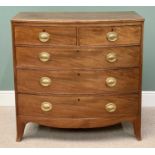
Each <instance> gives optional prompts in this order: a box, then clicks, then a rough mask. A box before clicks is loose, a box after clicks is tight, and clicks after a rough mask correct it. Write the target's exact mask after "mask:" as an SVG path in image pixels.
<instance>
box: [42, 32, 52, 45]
mask: <svg viewBox="0 0 155 155" xmlns="http://www.w3.org/2000/svg"><path fill="white" fill-rule="evenodd" d="M49 39H50V34H49V33H47V32H40V33H39V40H40V41H41V42H43V43H45V42H47V41H49Z"/></svg>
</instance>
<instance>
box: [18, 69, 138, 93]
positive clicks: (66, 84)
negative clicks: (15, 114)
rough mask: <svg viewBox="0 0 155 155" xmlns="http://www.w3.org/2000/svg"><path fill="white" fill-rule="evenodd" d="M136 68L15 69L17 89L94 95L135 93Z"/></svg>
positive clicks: (29, 91) (31, 91)
mask: <svg viewBox="0 0 155 155" xmlns="http://www.w3.org/2000/svg"><path fill="white" fill-rule="evenodd" d="M138 81H139V69H138V68H135V69H122V70H105V71H100V70H98V71H97V70H96V71H45V70H43V71H39V70H17V90H18V92H28V93H54V94H97V93H107V92H110V93H111V92H115V93H118V92H119V93H120V92H123V93H124V92H135V91H138Z"/></svg>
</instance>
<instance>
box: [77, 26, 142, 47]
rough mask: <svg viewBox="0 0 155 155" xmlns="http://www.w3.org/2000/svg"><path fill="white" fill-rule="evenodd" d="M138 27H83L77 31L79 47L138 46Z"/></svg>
mask: <svg viewBox="0 0 155 155" xmlns="http://www.w3.org/2000/svg"><path fill="white" fill-rule="evenodd" d="M140 38H141V27H140V26H120V27H86V28H85V27H84V28H80V29H79V42H80V45H126V44H140Z"/></svg>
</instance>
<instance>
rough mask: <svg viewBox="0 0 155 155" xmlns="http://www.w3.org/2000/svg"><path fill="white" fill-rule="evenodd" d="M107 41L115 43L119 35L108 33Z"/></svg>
mask: <svg viewBox="0 0 155 155" xmlns="http://www.w3.org/2000/svg"><path fill="white" fill-rule="evenodd" d="M107 39H108V41H111V42H114V41H116V40H117V39H118V34H117V33H116V32H108V33H107Z"/></svg>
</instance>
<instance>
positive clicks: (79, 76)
mask: <svg viewBox="0 0 155 155" xmlns="http://www.w3.org/2000/svg"><path fill="white" fill-rule="evenodd" d="M143 23H144V19H143V18H142V17H141V16H140V15H138V14H137V13H135V12H109V13H39V12H38V13H30V12H29V13H19V14H17V15H16V16H15V17H14V18H13V19H12V33H13V55H14V79H15V95H16V120H17V141H20V140H21V138H22V136H23V132H24V128H25V125H26V123H28V122H35V123H38V124H41V125H45V126H50V127H58V128H96V127H104V126H108V125H113V124H117V123H120V122H124V121H129V122H131V123H133V127H134V132H135V136H136V138H137V139H139V140H140V139H141V132H140V130H141V81H142V80H141V79H142V46H143Z"/></svg>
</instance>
